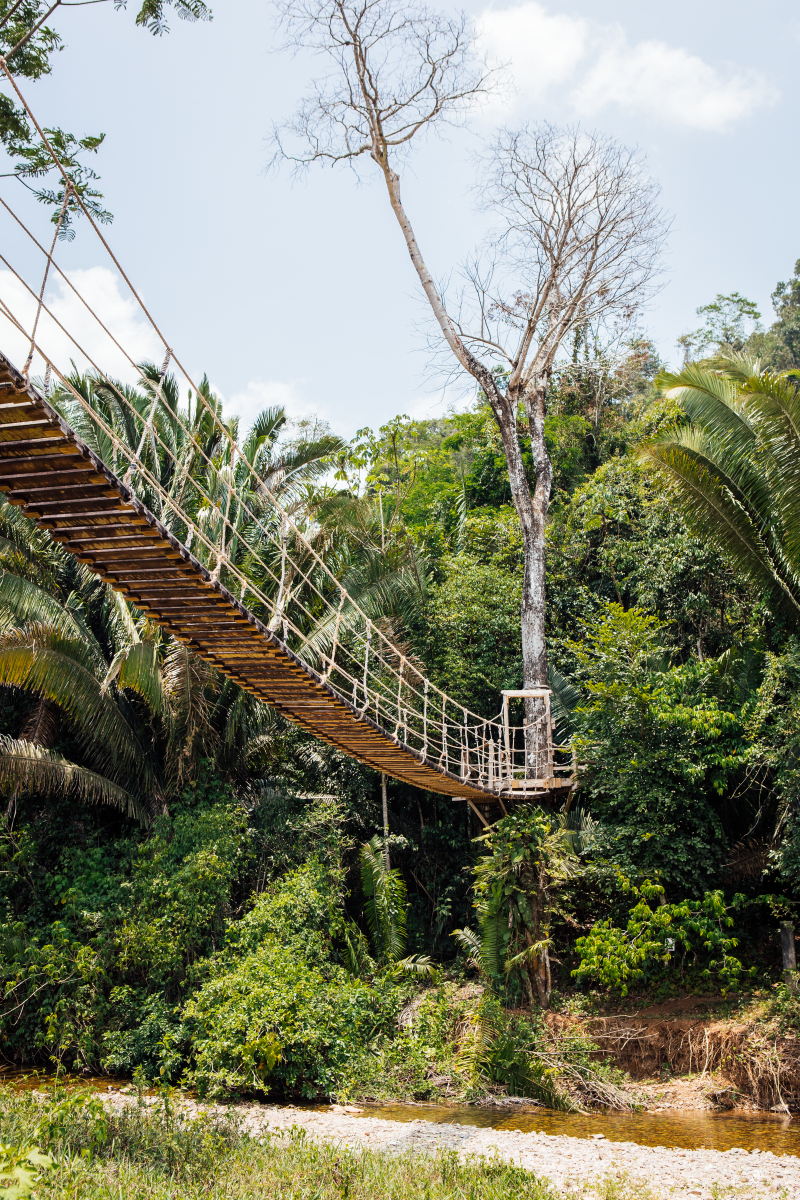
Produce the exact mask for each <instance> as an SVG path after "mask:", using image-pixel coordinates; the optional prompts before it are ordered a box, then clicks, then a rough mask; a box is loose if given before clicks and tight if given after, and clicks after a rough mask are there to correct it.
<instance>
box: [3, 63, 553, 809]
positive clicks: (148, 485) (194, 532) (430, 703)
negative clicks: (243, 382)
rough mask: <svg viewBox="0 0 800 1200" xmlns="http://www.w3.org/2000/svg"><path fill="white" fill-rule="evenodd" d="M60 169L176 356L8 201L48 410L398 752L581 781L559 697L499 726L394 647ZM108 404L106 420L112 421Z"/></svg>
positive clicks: (510, 782) (462, 774)
mask: <svg viewBox="0 0 800 1200" xmlns="http://www.w3.org/2000/svg"><path fill="white" fill-rule="evenodd" d="M0 66H2V67H3V69H5V70H6V74H7V76H8V77H9V79H10V80H11V83H12V86H13V87H14V89H15V91H17V94H18V95H19V97H20V99H21V100H22V102H23V104H24V105H25V108H26V110H27V111H28V114H29V116H30V117H31V119H32V121H33V123H34V125H35V126H36V128H37V129H38V130H39V133H40V135H41V137H42V140H43V143H44V144H45V145H46V146H47V148H48V150H50V152H51V154H52V150H51V148H50V146H49V142H48V140H47V138H46V136H45V134H44V132H43V131H42V130H41V128H40V127H39V125H38V122H37V121H36V119H35V117H34V116H33V113H32V112H31V111H30V109H29V107H28V105H27V103H26V102H25V101H24V98H23V97H22V94H21V93H20V92H19V89H18V87H17V86H16V83H15V82H14V80H13V78H12V77H11V76H10V74H9V73H8V70H7V68H5V64H4V63H2V60H0ZM53 161H54V164H55V165H56V167H58V169H59V170H61V172H62V174H63V175H64V179H65V198H64V206H63V207H64V208H65V207H66V204H67V200H68V198H70V196H71V197H72V199H73V200H74V202H75V203H76V204H77V205H78V206H79V207H80V208H81V209H82V210H83V212H84V215H85V216H86V217H87V219H88V221H89V223H90V224H91V226H92V228H93V230H94V232H95V233H96V234H97V236H98V238H99V240H100V242H101V243H102V245H103V247H104V248H105V250H106V251H107V252H108V254H109V256H110V258H111V260H112V261H113V263H114V265H115V266H116V268H117V270H118V271H119V273H120V275H121V276H122V278H123V279H124V280H125V282H126V283H127V285H128V287H129V288H130V291H131V293H132V294H133V296H134V297H135V299H136V301H137V303H138V304H139V306H140V308H141V311H142V312H143V313H144V314H145V316H146V317H147V319H148V321H149V322H150V324H151V325H152V327H153V329H154V330H155V331H156V333H157V335H158V337H159V338H160V340H161V341H162V343H163V345H164V350H165V358H164V363H163V365H162V367H161V370H160V372H159V374H158V378H157V380H156V379H150V378H148V377H146V375H145V373H144V372H143V370H142V368H141V366H140V365H138V364H137V363H136V362H135V361H134V360H133V358H132V357H131V356H130V355H129V354H128V353H127V351H126V350H125V348H124V346H123V344H122V342H121V341H120V340H118V338H117V337H116V336H115V335H114V334H113V333H112V332H111V330H110V329H109V328H108V327H107V324H106V323H105V322H104V321H103V320H102V319H101V318H100V317H99V316H98V314H97V313H95V312H94V310H93V308H92V306H91V305H90V304H89V303H88V301H87V300H86V298H85V297H84V296H83V295H82V294H81V292H80V289H79V288H77V287H76V286H75V284H74V283H73V282H72V281H71V280H69V279H68V278H67V276H66V274H65V273H64V272H63V271H62V270H61V268H60V267H59V266H58V264H57V263H56V262H55V261H54V252H55V248H56V240H57V239H56V238H54V239H53V245H52V247H51V249H50V251H49V252H48V250H47V249H46V247H45V246H44V245H43V244H42V243H41V242H40V241H39V239H37V238H36V237H35V235H34V234H33V233H32V232H31V231H30V229H28V227H27V225H26V223H25V222H24V221H23V220H22V219H21V218H20V217H19V215H18V214H17V213H15V212H14V210H13V208H12V207H11V205H10V204H8V203H7V202H6V201H5V200H0V204H2V208H3V209H4V210H5V211H6V212H7V213H8V214H9V216H10V217H11V218H12V219H13V220H14V221H15V222H16V224H17V225H18V226H19V227H20V228H21V229H22V230H23V231H24V232H25V234H26V235H27V236H28V237H29V238H30V239H31V241H32V243H33V244H34V245H35V246H36V247H37V249H38V250H39V252H40V253H41V254H42V255H43V256H44V258H45V273H44V282H43V283H42V285H41V288H40V289H39V290H38V292H37V290H35V289H34V288H33V287H31V285H30V284H29V283H28V281H27V280H26V279H25V277H24V275H23V274H22V273H20V272H19V271H17V270H16V268H15V267H14V266H13V265H12V264H11V262H10V261H9V260H8V258H7V257H6V256H5V255H4V254H0V262H2V263H3V264H4V265H5V267H6V268H7V270H8V271H9V272H10V273H11V274H12V275H13V277H14V278H15V279H16V280H17V281H18V282H19V283H20V284H22V285H23V287H24V288H25V289H26V290H27V292H28V293H29V295H30V296H31V298H32V300H33V301H34V302H35V303H36V317H35V321H34V323H33V328H32V329H31V330H28V329H27V327H26V324H25V322H24V321H23V320H21V319H20V317H19V315H18V314H16V313H15V312H14V311H13V310H12V308H11V306H10V304H9V303H8V302H7V300H5V299H3V298H0V314H2V315H3V316H4V317H5V318H6V319H7V320H8V321H9V322H10V323H11V325H12V326H13V327H14V328H15V329H16V330H17V331H18V332H19V333H20V334H21V335H22V336H24V337H25V338H26V339H27V340H28V342H29V346H30V350H29V354H28V361H27V363H26V370H27V369H28V368H29V367H30V365H31V361H32V359H33V356H34V354H35V353H38V354H39V355H40V356H41V358H42V361H43V363H44V364H45V367H46V371H47V376H48V381H49V380H50V377H51V376H54V377H55V378H56V379H58V380H59V381H60V388H57V389H56V391H55V392H54V393H52V394H51V396H50V403H51V404H54V405H56V406H57V407H58V408H59V409H60V410H61V412H62V415H63V416H64V418H65V419H66V420H68V421H69V423H70V424H71V425H72V426H73V427H74V428H75V429H76V432H77V433H78V436H81V437H83V440H84V441H88V442H89V444H90V445H92V443H94V445H93V447H92V448H93V449H95V452H97V453H99V456H100V458H101V459H103V460H104V461H106V462H107V465H108V466H109V468H110V469H111V470H112V471H113V472H114V474H115V475H116V476H117V477H118V478H121V479H122V481H123V483H124V484H125V485H126V486H127V487H128V488H129V489H130V490H131V491H132V492H133V493H134V494H135V495H136V496H137V497H138V498H139V499H140V500H141V501H142V503H144V504H145V505H146V506H147V507H150V508H152V509H153V511H154V512H155V513H156V515H157V516H158V518H159V519H160V520H161V521H162V523H163V524H164V525H165V526H166V527H167V528H168V529H169V530H170V532H171V533H172V534H173V536H175V537H176V538H177V539H178V540H179V541H180V542H182V543H183V545H184V546H185V547H186V548H187V549H189V548H191V553H192V554H193V555H194V557H195V558H196V559H197V560H198V561H199V562H200V563H201V564H202V565H203V566H204V567H206V569H207V570H208V571H209V573H210V577H211V579H212V581H214V582H218V583H220V584H221V585H223V586H224V587H225V588H227V589H228V590H229V591H234V592H235V593H236V594H237V595H238V597H239V600H240V603H242V605H244V606H245V607H247V608H248V609H250V610H251V611H252V612H253V613H254V615H256V616H258V617H259V618H260V619H262V620H263V621H264V624H266V625H267V627H268V628H269V629H270V630H271V631H272V632H274V633H275V634H276V635H278V636H279V637H281V638H282V640H283V642H284V644H285V645H286V646H287V647H288V648H289V649H290V650H291V651H292V653H293V654H295V655H296V656H297V657H298V658H299V660H300V661H301V662H302V663H303V664H304V665H305V666H306V667H307V668H308V669H309V670H311V671H313V672H314V673H315V675H316V676H317V677H318V678H319V680H320V681H321V682H322V683H324V684H325V685H326V686H327V687H329V688H330V689H331V690H332V691H333V692H334V694H335V695H336V696H338V697H339V699H341V700H342V701H343V702H345V703H346V704H347V705H348V706H349V707H350V708H351V709H352V712H353V719H354V720H363V719H364V718H367V717H369V719H370V720H373V719H374V721H375V724H376V725H377V726H379V727H380V728H381V729H382V730H384V731H385V733H386V736H387V737H389V738H391V739H392V740H393V741H394V742H396V743H397V744H398V745H401V746H405V747H408V748H409V749H410V750H413V751H414V752H416V753H417V754H419V755H421V756H422V757H423V758H424V759H425V760H426V761H427V762H430V763H431V764H433V765H435V766H438V767H439V768H440V769H441V770H444V771H447V772H448V773H449V774H451V775H455V776H457V777H458V778H459V779H462V780H464V781H465V782H466V781H469V782H470V783H475V784H477V785H478V786H481V787H483V788H486V789H487V790H490V791H495V792H501V791H509V790H512V789H514V788H517V789H522V790H523V791H528V790H531V791H538V790H542V788H543V787H544V786H545V785H546V783H547V780H548V779H551V778H552V777H553V775H554V773H555V772H562V773H565V772H569V771H570V769H571V767H570V765H569V764H568V763H565V762H561V763H559V762H557V761H556V759H557V757H558V754H559V748H558V747H554V746H553V740H552V725H551V720H550V711H549V696H548V697H547V702H546V703H544V702H543V704H542V706H541V709H542V710H541V713H540V714H539V715H538V716H536V717H535V718H532V719H531V720H529V721H528V722H527V723H525V724H523V725H516V726H512V725H510V723H509V720H508V708H507V705H506V707H505V709H504V714H505V716H504V715H503V713H501V716H500V717H499V718H494V719H492V720H487V719H486V718H485V717H483V716H481V715H480V714H477V713H474V712H471V711H470V710H469V709H467V708H466V707H465V706H463V705H461V704H459V703H458V701H456V700H455V699H453V698H451V697H450V696H448V695H447V694H446V693H445V692H444V691H443V690H442V689H441V688H439V687H438V686H437V685H436V684H435V683H434V682H433V681H432V680H430V679H429V678H427V677H426V676H425V675H424V673H423V672H422V671H421V670H420V669H419V667H417V666H416V665H415V664H414V663H413V662H412V661H410V660H409V659H408V657H407V656H406V655H405V654H403V653H402V651H401V650H399V649H398V648H397V647H396V646H395V645H394V644H393V643H392V641H391V639H390V638H389V637H388V636H387V635H386V634H385V633H384V631H383V630H382V629H381V628H380V626H379V624H378V623H376V615H375V614H372V615H371V614H370V613H369V611H368V610H367V609H366V608H365V607H364V606H363V604H362V603H360V602H359V601H358V599H357V598H355V597H354V596H353V595H352V594H351V593H350V592H349V591H348V590H347V587H346V586H345V583H344V582H343V580H342V578H340V577H338V576H337V574H336V573H335V572H334V571H333V570H332V569H331V567H330V565H329V563H328V562H327V561H326V560H325V558H324V557H323V555H322V554H321V553H320V552H319V551H318V549H317V548H316V546H315V545H314V542H315V541H318V540H320V537H321V536H322V534H323V532H324V531H322V530H320V529H319V527H318V526H317V525H315V523H314V521H313V519H312V517H311V516H310V514H309V513H308V511H307V509H304V508H303V506H302V505H300V504H299V503H295V502H294V498H293V497H292V494H291V488H287V492H286V500H287V503H283V502H282V495H281V492H280V484H278V485H276V486H275V487H270V486H268V484H267V482H266V480H265V479H264V478H263V477H262V476H260V475H259V472H258V464H257V460H256V462H255V463H251V462H250V461H249V460H248V458H247V456H246V455H245V454H244V453H243V451H242V447H241V446H240V445H239V443H238V441H237V439H236V438H235V437H234V436H233V434H232V432H231V429H230V428H229V427H228V426H226V424H225V423H224V421H223V420H222V419H221V417H220V414H219V412H218V411H217V408H216V404H215V403H214V402H213V401H210V400H209V398H208V397H207V396H206V395H205V394H204V392H203V390H202V389H200V388H198V387H197V385H196V384H195V383H194V381H193V380H192V378H191V376H190V375H189V374H188V373H187V372H186V370H185V369H184V368H183V366H182V365H181V363H180V360H179V359H178V358H177V356H176V355H175V352H174V350H173V349H172V348H171V347H169V346H168V344H167V341H166V339H165V338H164V336H163V334H162V333H161V331H160V330H159V329H158V326H157V325H156V323H155V321H154V320H153V318H152V317H151V315H150V313H149V312H148V310H147V309H146V308H145V306H144V304H143V303H142V301H141V299H140V297H139V295H138V293H137V292H136V290H135V288H134V287H133V285H132V283H131V282H130V280H129V279H128V276H127V275H126V274H125V272H124V270H123V269H122V267H121V265H120V264H119V262H118V260H117V258H116V257H115V255H114V254H113V252H112V251H111V249H110V247H109V245H108V243H107V241H106V239H105V238H104V237H103V235H102V234H101V233H100V231H99V229H98V227H97V225H96V223H95V222H94V220H93V219H92V216H91V214H90V213H89V212H88V211H87V210H86V207H85V206H84V205H83V202H82V200H81V197H80V195H79V194H78V193H77V191H76V190H75V189H74V188H72V185H71V182H70V181H69V179H68V177H67V176H66V174H65V172H64V171H63V169H62V168H61V165H60V164H59V163H58V160H57V158H56V156H55V155H54V154H53ZM70 189H72V190H71V191H70ZM62 216H63V212H62ZM51 270H53V271H55V272H57V273H58V275H59V276H60V278H62V279H63V280H65V281H66V283H67V285H68V286H69V288H70V290H71V292H72V293H74V294H75V296H76V297H77V298H78V299H79V300H80V302H81V304H82V305H83V307H84V308H85V310H86V311H87V312H88V313H89V314H90V316H91V317H92V319H93V320H94V321H95V322H96V324H97V327H98V328H99V329H100V330H102V332H103V333H104V334H105V335H106V336H107V337H108V338H109V339H110V341H111V343H113V345H114V346H115V347H116V348H117V349H118V350H119V351H120V352H121V353H122V354H123V356H124V358H125V360H126V361H127V362H128V364H129V365H130V367H131V369H132V370H133V371H135V372H136V374H137V376H138V378H139V393H138V395H136V393H131V392H130V390H129V389H128V388H125V387H123V386H121V385H120V383H119V382H118V381H116V380H115V379H113V378H112V377H111V376H110V375H108V374H107V373H106V372H105V371H104V370H103V369H102V367H101V366H100V364H98V363H97V362H96V361H95V358H94V357H93V356H92V355H91V354H90V353H89V352H88V351H87V350H86V349H85V348H84V347H83V346H82V345H81V343H80V342H79V341H78V340H77V339H76V338H75V337H74V335H73V334H72V332H71V331H70V330H69V329H68V328H67V327H66V326H65V324H64V323H63V322H62V321H61V320H59V318H58V317H57V316H56V315H55V313H54V312H53V311H52V308H51V306H49V305H48V304H47V302H46V300H45V284H46V281H47V278H48V273H49V272H50V271H51ZM43 314H45V315H46V316H47V317H48V318H49V321H50V322H52V327H54V328H56V329H58V330H60V331H61V332H62V333H63V334H64V335H65V336H66V337H67V338H68V339H69V341H70V342H71V344H72V345H73V346H74V347H75V348H76V350H77V351H78V353H79V355H80V356H81V357H82V358H83V359H84V360H85V362H86V363H88V364H89V366H90V368H91V370H92V373H93V380H94V389H95V390H94V392H92V391H90V392H89V393H88V394H87V395H84V393H83V390H82V389H81V388H79V387H76V386H75V384H74V383H73V381H72V380H71V378H70V377H69V376H68V375H66V374H64V372H63V371H62V370H61V369H60V368H59V364H58V363H57V362H56V361H55V355H54V354H53V353H50V352H48V349H47V347H46V345H44V344H43V342H44V341H45V340H46V333H45V332H43V330H45V329H46V323H45V322H42V321H41V317H42V315H43ZM170 360H171V361H172V363H173V364H174V366H175V368H176V369H177V371H178V372H179V374H180V375H181V376H182V377H183V378H184V379H185V380H186V382H187V384H188V386H189V389H190V392H189V397H190V401H189V403H190V407H189V408H187V409H186V410H182V409H181V408H180V405H179V404H177V403H176V404H175V405H172V404H171V403H168V402H167V400H166V399H165V395H164V384H165V380H166V378H167V369H168V367H169V363H170ZM154 374H155V369H154ZM192 394H193V395H194V403H195V417H194V425H192V422H191V397H192ZM103 396H104V397H105V400H104V401H103V406H105V408H106V411H105V412H104V411H101V408H102V407H103V406H101V403H100V399H101V398H102V397H103ZM134 397H135V399H138V401H139V405H140V407H137V404H136V402H135V399H134ZM93 401H94V402H93ZM112 401H113V403H112ZM201 410H202V412H203V416H204V417H205V416H207V417H208V418H209V421H210V425H211V428H212V429H213V431H214V436H215V440H216V447H215V449H214V452H213V454H209V453H208V452H207V450H206V448H205V446H204V445H203V443H202V440H201V438H200V436H199V433H198V429H199V426H200V424H201V422H200V420H199V415H200V412H201ZM131 434H133V436H131ZM109 459H110V461H108V460H109ZM156 510H157V511H156ZM377 619H379V618H377ZM554 756H555V757H554Z"/></svg>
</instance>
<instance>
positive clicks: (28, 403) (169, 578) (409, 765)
mask: <svg viewBox="0 0 800 1200" xmlns="http://www.w3.org/2000/svg"><path fill="white" fill-rule="evenodd" d="M0 491H2V492H5V493H6V496H7V498H8V500H9V501H10V502H11V503H12V504H18V505H20V506H21V507H22V508H23V510H24V511H25V512H26V513H27V515H28V516H30V518H31V519H32V520H33V521H35V522H36V523H37V524H38V525H39V526H40V527H41V528H42V529H46V530H47V531H48V532H49V534H50V536H51V537H52V538H53V539H54V540H56V541H57V542H59V543H60V544H61V545H63V546H64V547H65V548H66V549H67V550H69V551H70V552H71V553H72V554H74V556H75V557H76V558H77V559H78V561H79V562H82V563H85V564H86V565H88V566H89V567H91V569H93V570H94V571H96V572H97V574H98V575H100V577H101V578H102V579H104V580H106V581H108V582H109V583H110V585H111V586H112V587H114V588H116V589H117V591H119V592H121V593H122V594H123V595H124V596H126V597H128V598H129V599H130V600H131V603H133V604H135V605H136V607H137V608H139V609H141V611H142V612H144V613H146V614H147V615H148V616H151V617H152V618H153V619H154V620H156V621H158V622H159V623H160V624H162V625H163V626H164V627H165V628H167V629H169V630H170V631H171V632H172V634H173V636H174V637H175V638H176V639H177V640H178V641H180V642H182V643H183V644H185V645H191V646H192V647H193V648H195V650H196V652H197V653H198V654H200V655H202V656H203V657H205V658H207V659H208V660H209V661H210V662H212V663H213V664H214V665H215V666H216V667H217V668H218V669H219V670H220V671H222V672H223V673H224V674H225V675H227V676H228V678H230V679H232V680H234V681H235V682H237V683H239V684H240V685H241V686H242V687H244V688H245V689H246V690H247V691H249V692H251V693H252V694H253V695H254V696H258V697H259V698H261V699H262V700H265V701H266V702H267V703H269V704H271V705H273V706H274V707H275V708H277V709H278V710H279V711H281V712H283V713H285V715H286V716H287V717H289V718H290V719H291V720H292V721H295V722H296V723H297V724H299V725H300V726H302V727H303V728H305V729H308V730H310V731H311V732H313V733H315V734H316V736H318V737H320V738H321V739H322V740H323V741H326V742H328V743H329V744H330V745H332V746H336V747H337V748H339V749H340V750H343V751H344V752H345V753H347V754H350V755H352V756H353V757H355V758H357V759H358V760H359V761H360V762H364V763H367V764H368V765H370V766H373V767H375V768H376V769H377V770H381V771H385V772H386V773H387V774H389V775H392V776H394V777H395V778H396V779H402V780H405V781H406V782H408V783H411V784H413V785H414V786H416V787H420V788H425V789H427V790H430V791H433V792H440V793H442V794H444V795H450V796H453V797H455V798H467V797H469V798H471V799H472V800H474V801H476V802H477V803H480V804H482V805H484V806H485V805H487V804H495V803H496V802H497V798H496V796H495V795H494V793H493V792H488V791H486V790H484V789H483V788H480V787H476V786H475V785H474V784H472V783H466V782H464V781H463V780H461V779H459V778H458V777H457V776H455V775H450V774H448V773H447V772H445V771H442V770H441V769H440V768H439V767H437V765H436V764H435V763H434V762H430V761H425V760H424V759H423V758H422V756H421V755H420V754H419V753H418V752H417V751H415V750H412V749H409V748H408V747H406V746H403V745H402V744H401V743H399V742H397V741H396V740H395V739H394V738H393V736H392V735H391V733H387V732H386V731H385V730H383V729H380V728H379V727H378V726H377V725H376V724H375V723H374V721H373V720H372V719H371V717H369V716H368V715H367V714H364V713H362V712H361V711H360V710H359V709H357V708H354V707H353V706H352V705H351V704H349V703H348V702H347V701H346V700H343V699H342V698H341V697H339V696H337V695H336V693H335V692H334V691H333V690H332V689H331V688H330V687H329V686H328V685H327V684H326V683H323V681H322V680H321V679H320V678H319V677H318V676H317V675H316V674H315V672H314V671H312V670H311V669H310V668H308V667H306V666H305V665H304V664H303V663H302V662H301V661H300V660H299V659H298V658H297V657H296V656H295V655H294V654H293V653H292V651H291V650H290V649H289V648H288V647H287V646H286V645H284V643H283V642H281V641H280V639H279V638H278V637H277V635H276V634H274V633H271V632H270V631H269V630H268V629H267V628H266V626H265V625H264V624H263V623H262V622H261V621H259V620H258V619H257V618H256V617H255V616H253V614H252V613H249V612H248V611H247V609H245V608H244V607H243V605H242V604H241V603H240V602H239V601H238V600H237V599H236V598H235V597H234V596H233V595H232V594H231V593H230V592H229V591H228V590H227V589H226V588H225V587H223V586H222V585H221V584H220V583H219V582H218V581H216V580H214V579H213V578H212V577H211V575H210V573H209V571H208V570H207V569H206V568H205V567H204V566H203V565H202V564H201V563H200V562H198V560H197V559H196V558H194V556H193V555H192V554H191V553H190V552H189V551H188V550H187V549H186V547H185V546H182V545H181V544H180V543H179V542H178V541H177V540H176V538H175V537H174V535H173V534H171V533H170V532H169V531H168V530H167V529H165V528H164V526H163V525H162V524H161V522H160V521H159V520H158V519H157V518H156V517H155V516H154V515H153V514H152V513H150V512H148V510H147V509H146V508H145V507H144V505H143V504H142V503H141V501H139V500H138V499H137V498H136V496H135V495H134V494H133V493H132V492H131V490H130V489H129V488H128V486H127V485H126V484H125V483H124V482H123V480H121V479H119V478H118V477H117V476H115V475H114V474H113V473H112V472H111V470H110V469H109V468H108V467H107V466H106V465H105V463H103V462H102V461H101V460H100V459H99V458H98V457H97V456H96V455H95V454H94V453H93V452H92V451H91V450H90V449H89V448H88V446H86V445H84V443H83V442H81V441H80V439H79V438H78V436H77V435H76V434H75V433H74V432H73V430H72V429H70V427H69V426H68V425H67V424H66V422H65V421H64V420H63V419H62V418H61V417H59V415H58V414H57V413H56V412H55V410H54V409H52V408H51V407H50V405H49V404H48V403H47V401H46V400H44V398H43V397H42V396H40V395H39V393H38V392H37V391H36V390H35V389H34V388H33V387H31V386H30V385H29V384H27V383H26V381H25V380H24V379H23V378H22V376H21V375H20V374H19V372H18V371H17V370H16V369H15V368H14V367H13V366H12V364H11V363H10V362H9V361H8V359H7V358H5V356H4V355H2V354H0ZM101 505H102V507H101ZM565 782H567V781H562V780H558V781H556V786H564V785H565Z"/></svg>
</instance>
